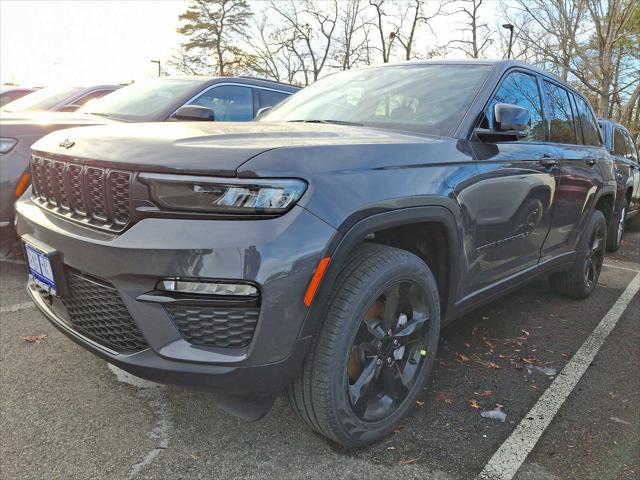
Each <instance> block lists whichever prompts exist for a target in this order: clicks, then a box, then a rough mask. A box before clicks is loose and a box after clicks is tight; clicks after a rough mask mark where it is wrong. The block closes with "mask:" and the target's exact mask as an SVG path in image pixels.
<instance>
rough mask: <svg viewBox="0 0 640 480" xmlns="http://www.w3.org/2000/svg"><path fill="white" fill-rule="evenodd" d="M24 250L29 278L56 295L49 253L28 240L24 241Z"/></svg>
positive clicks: (56, 289) (56, 290)
mask: <svg viewBox="0 0 640 480" xmlns="http://www.w3.org/2000/svg"><path fill="white" fill-rule="evenodd" d="M24 250H25V252H26V254H27V265H28V267H29V277H30V279H31V280H32V281H33V282H35V283H37V284H38V285H39V286H40V287H42V288H43V289H44V290H45V291H47V292H49V293H50V294H52V295H57V294H58V288H57V286H56V280H55V277H54V275H53V267H52V265H51V258H50V257H49V254H48V253H46V252H44V251H43V250H41V249H39V248H38V247H36V246H34V245H31V244H30V243H28V242H25V243H24Z"/></svg>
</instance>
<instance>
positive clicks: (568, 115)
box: [544, 80, 577, 144]
mask: <svg viewBox="0 0 640 480" xmlns="http://www.w3.org/2000/svg"><path fill="white" fill-rule="evenodd" d="M544 93H545V96H546V98H547V108H548V112H547V118H549V141H550V142H553V143H572V144H575V143H577V142H576V126H575V123H574V121H573V113H572V111H571V101H570V100H569V92H567V91H566V90H565V89H564V88H562V87H559V86H558V85H556V84H554V83H550V82H547V81H546V80H545V81H544Z"/></svg>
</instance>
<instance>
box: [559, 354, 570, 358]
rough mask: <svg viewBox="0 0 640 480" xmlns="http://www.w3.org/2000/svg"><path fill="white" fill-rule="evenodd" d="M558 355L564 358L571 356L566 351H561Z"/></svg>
mask: <svg viewBox="0 0 640 480" xmlns="http://www.w3.org/2000/svg"><path fill="white" fill-rule="evenodd" d="M560 356H561V357H564V358H571V356H570V355H569V354H568V353H561V354H560Z"/></svg>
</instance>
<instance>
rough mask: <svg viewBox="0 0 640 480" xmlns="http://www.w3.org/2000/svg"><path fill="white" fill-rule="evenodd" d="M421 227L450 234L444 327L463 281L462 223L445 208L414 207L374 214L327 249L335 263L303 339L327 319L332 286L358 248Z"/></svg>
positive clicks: (311, 310) (311, 311) (318, 294)
mask: <svg viewBox="0 0 640 480" xmlns="http://www.w3.org/2000/svg"><path fill="white" fill-rule="evenodd" d="M447 201H449V202H451V203H454V202H453V201H452V200H450V199H443V203H445V202H447ZM419 224H436V225H438V226H439V227H438V228H441V229H442V231H443V232H446V241H447V244H448V248H449V254H448V256H447V257H448V258H447V262H446V269H447V275H448V276H447V280H446V285H445V287H446V290H447V292H446V295H445V298H446V301H445V303H441V306H440V308H441V312H442V319H443V323H444V320H445V319H446V318H447V313H449V312H451V311H452V308H451V307H452V305H453V301H454V300H455V292H456V286H457V283H458V279H459V277H460V261H459V257H460V255H459V254H458V253H459V248H460V238H461V234H460V229H461V220H460V218H459V216H456V215H454V213H453V211H452V209H450V208H447V207H445V206H443V205H424V206H412V207H406V208H400V209H394V210H390V211H385V212H382V213H376V214H372V215H369V216H366V217H364V218H361V219H360V220H358V221H357V222H355V223H353V224H351V225H350V226H349V227H347V228H346V229H344V230H343V229H339V231H340V232H344V233H342V234H337V235H336V237H334V239H333V240H332V241H331V242H330V245H329V247H328V248H327V249H326V255H325V256H329V257H331V261H330V262H329V266H328V268H327V270H326V271H325V274H324V277H323V279H322V282H321V284H320V286H319V288H318V290H317V292H316V295H315V298H314V301H313V303H312V304H311V306H310V307H309V310H308V312H307V315H306V318H305V321H304V324H303V326H302V329H301V332H300V337H307V336H311V335H314V334H315V332H316V330H317V328H318V326H319V324H320V321H321V319H322V316H323V315H324V312H325V308H326V305H327V302H328V301H329V300H330V299H329V294H330V290H331V286H332V285H333V284H334V283H335V281H336V279H337V277H338V275H339V274H340V272H341V271H342V269H343V267H344V265H345V263H346V261H347V258H348V256H349V254H350V253H351V252H352V251H353V249H354V248H355V247H356V246H357V245H359V244H361V243H362V242H365V241H374V243H381V242H375V237H374V238H371V237H372V235H373V236H375V234H376V233H378V232H383V231H389V230H390V229H394V228H399V227H409V226H414V225H419ZM409 251H410V250H409ZM412 253H415V252H412ZM418 256H420V255H418ZM434 274H435V272H434ZM441 298H442V295H441Z"/></svg>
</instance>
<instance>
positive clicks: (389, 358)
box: [387, 357, 393, 365]
mask: <svg viewBox="0 0 640 480" xmlns="http://www.w3.org/2000/svg"><path fill="white" fill-rule="evenodd" d="M387 363H388V364H389V365H391V364H392V363H393V359H392V358H391V357H387Z"/></svg>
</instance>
